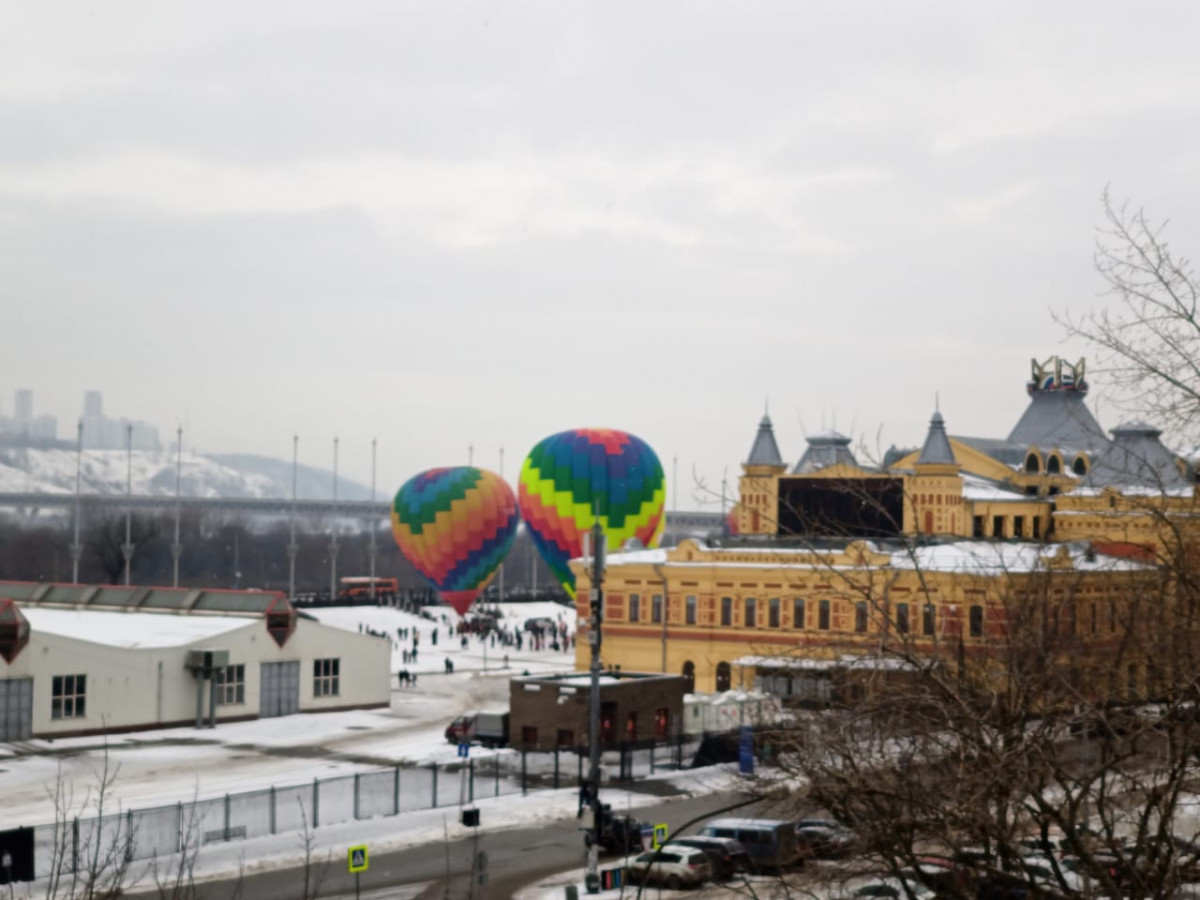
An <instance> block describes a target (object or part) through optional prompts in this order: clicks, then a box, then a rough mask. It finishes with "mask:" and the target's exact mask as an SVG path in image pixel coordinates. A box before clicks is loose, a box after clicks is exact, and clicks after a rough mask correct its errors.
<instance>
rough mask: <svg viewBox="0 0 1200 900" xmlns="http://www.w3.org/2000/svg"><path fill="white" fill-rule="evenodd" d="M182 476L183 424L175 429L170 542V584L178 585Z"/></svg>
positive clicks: (181, 546) (180, 553)
mask: <svg viewBox="0 0 1200 900" xmlns="http://www.w3.org/2000/svg"><path fill="white" fill-rule="evenodd" d="M182 476H183V426H182V425H180V426H179V428H178V429H176V431H175V542H174V543H173V544H171V562H172V568H173V570H174V578H173V581H172V585H173V586H174V587H179V557H180V556H182V555H183V544H181V543H180V542H179V513H180V499H179V486H180V481H181V480H182Z"/></svg>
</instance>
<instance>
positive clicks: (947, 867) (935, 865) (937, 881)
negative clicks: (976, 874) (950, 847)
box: [900, 856, 971, 896]
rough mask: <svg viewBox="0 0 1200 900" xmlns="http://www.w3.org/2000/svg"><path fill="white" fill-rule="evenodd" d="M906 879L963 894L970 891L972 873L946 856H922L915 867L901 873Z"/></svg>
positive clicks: (940, 891)
mask: <svg viewBox="0 0 1200 900" xmlns="http://www.w3.org/2000/svg"><path fill="white" fill-rule="evenodd" d="M900 875H901V877H902V878H904V879H905V880H906V881H910V882H917V883H919V884H923V885H925V886H926V887H928V888H931V889H932V890H934V891H936V892H939V893H945V894H951V895H954V896H963V895H964V894H967V893H969V891H968V888H969V886H970V883H971V878H970V874H969V873H968V872H967V870H966V869H964V868H963V867H962V866H960V865H958V864H956V863H955V862H954V860H952V859H949V858H948V857H945V856H920V857H918V858H917V864H916V866H915V867H914V868H912V869H910V870H906V871H904V872H901V873H900Z"/></svg>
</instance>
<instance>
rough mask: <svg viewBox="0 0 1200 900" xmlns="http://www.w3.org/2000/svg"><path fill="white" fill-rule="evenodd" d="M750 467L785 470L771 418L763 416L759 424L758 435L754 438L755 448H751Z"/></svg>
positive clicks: (748, 462) (747, 461)
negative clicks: (768, 467)
mask: <svg viewBox="0 0 1200 900" xmlns="http://www.w3.org/2000/svg"><path fill="white" fill-rule="evenodd" d="M746 465H748V466H778V467H780V468H783V465H784V463H783V457H782V456H780V455H779V445H778V444H776V443H775V429H774V427H772V425H771V417H770V416H768V415H763V417H762V421H761V422H759V423H758V434H756V435H755V436H754V446H753V447H751V448H750V458H749V459H747V460H746Z"/></svg>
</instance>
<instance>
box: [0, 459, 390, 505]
mask: <svg viewBox="0 0 1200 900" xmlns="http://www.w3.org/2000/svg"><path fill="white" fill-rule="evenodd" d="M129 461H130V458H129V456H128V455H127V453H126V451H124V450H85V451H84V452H83V459H82V465H81V467H80V468H81V472H80V482H81V489H82V491H83V492H84V493H85V494H93V493H94V494H123V493H125V490H126V479H127V477H130V474H129V471H128V470H129ZM76 462H77V460H76V453H75V450H73V449H71V450H60V449H38V448H17V447H0V491H34V492H39V493H48V494H61V493H72V492H74V490H75V471H76ZM181 469H182V472H181V477H180V492H181V493H182V494H183V495H184V496H188V497H290V496H291V495H292V464H291V463H290V462H285V461H283V460H278V459H271V458H269V457H264V456H251V455H247V454H219V455H218V454H213V455H200V454H196V453H188V452H186V451H185V452H184V454H183V461H182V467H181ZM175 471H176V457H175V454H174V453H173V452H171V451H166V450H164V451H160V452H146V451H134V453H133V456H132V475H131V478H130V480H131V482H132V490H133V493H135V494H159V495H170V494H174V493H175ZM296 488H297V495H298V496H300V497H304V498H308V499H314V500H320V499H325V498H330V497H331V496H332V494H333V473H332V472H329V471H325V470H322V469H317V468H313V467H311V466H298V467H297V478H296ZM338 496H339V497H342V498H345V499H353V500H369V499H370V497H371V490H370V488H366V487H363V486H362V485H361V484H358V483H357V482H353V481H349V480H347V479H345V478H340V479H339V480H338ZM380 496H381V497H383V495H380ZM385 499H386V498H385Z"/></svg>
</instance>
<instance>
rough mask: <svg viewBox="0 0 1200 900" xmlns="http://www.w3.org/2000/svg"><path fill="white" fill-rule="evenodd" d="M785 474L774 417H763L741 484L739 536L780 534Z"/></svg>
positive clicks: (743, 469)
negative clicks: (776, 440)
mask: <svg viewBox="0 0 1200 900" xmlns="http://www.w3.org/2000/svg"><path fill="white" fill-rule="evenodd" d="M785 471H787V466H786V465H785V464H784V462H783V457H782V456H780V455H779V445H778V444H776V443H775V429H774V427H773V426H772V425H771V417H770V416H768V415H764V416H763V417H762V421H761V422H759V423H758V434H756V435H755V436H754V446H753V447H751V448H750V456H749V457H748V458H747V460H746V461H745V462H744V463H742V477H741V479H740V480H739V482H738V493H739V494H740V496H741V499H740V501H739V502H738V506H737V523H738V533H739V534H775V533H776V532H777V531H778V530H779V476H780V475H782V474H783V473H784V472H785Z"/></svg>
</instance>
